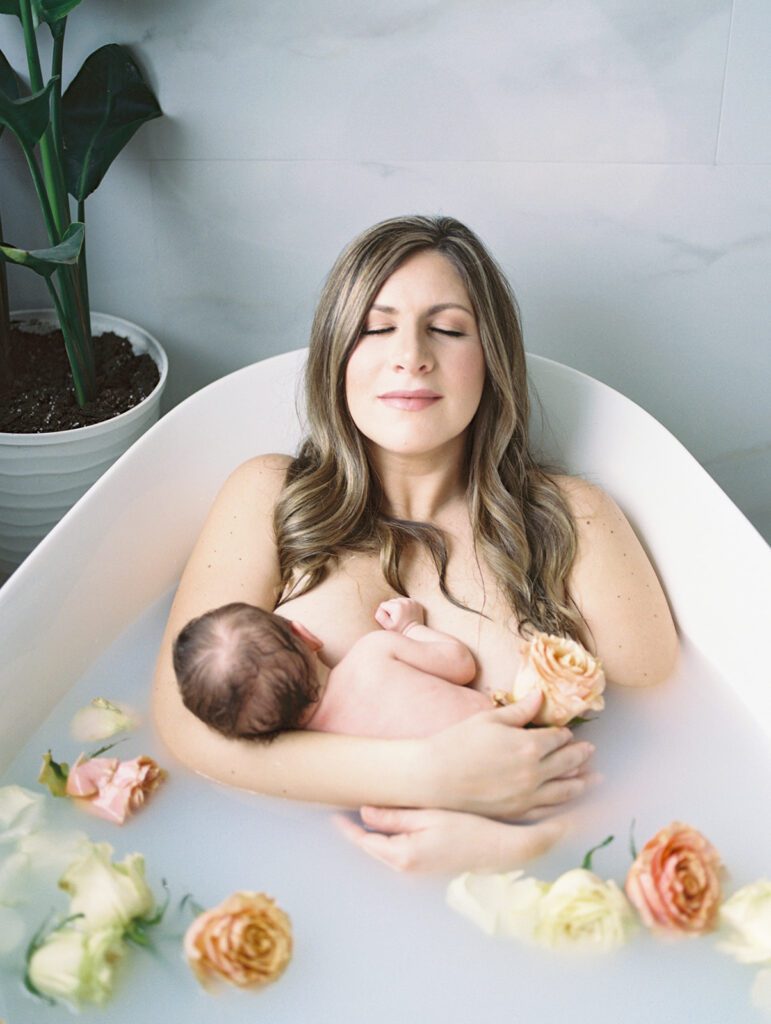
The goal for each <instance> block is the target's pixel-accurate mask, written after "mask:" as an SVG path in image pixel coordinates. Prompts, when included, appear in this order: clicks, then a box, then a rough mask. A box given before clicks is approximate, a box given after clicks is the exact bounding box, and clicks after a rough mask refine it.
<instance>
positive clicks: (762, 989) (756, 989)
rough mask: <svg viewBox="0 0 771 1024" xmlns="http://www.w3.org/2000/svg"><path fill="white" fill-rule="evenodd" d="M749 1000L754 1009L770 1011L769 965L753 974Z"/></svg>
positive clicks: (770, 969)
mask: <svg viewBox="0 0 771 1024" xmlns="http://www.w3.org/2000/svg"><path fill="white" fill-rule="evenodd" d="M750 1000H751V1002H752V1005H753V1006H754V1007H755V1009H756V1010H762V1011H763V1013H771V967H766V968H764V970H762V971H758V973H757V974H756V975H755V981H754V982H753V984H752V989H751V991H750Z"/></svg>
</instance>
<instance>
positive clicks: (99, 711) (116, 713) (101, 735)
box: [70, 697, 139, 743]
mask: <svg viewBox="0 0 771 1024" xmlns="http://www.w3.org/2000/svg"><path fill="white" fill-rule="evenodd" d="M138 721H139V720H138V718H137V715H136V714H135V712H134V711H132V709H131V708H129V707H127V706H126V705H125V704H113V703H112V701H109V700H107V699H106V698H105V697H94V699H93V700H92V701H91V703H90V704H89V705H87V706H86V707H84V708H80V710H79V711H76V712H75V714H74V715H73V716H72V721H71V723H70V732H71V734H72V736H73V738H74V739H76V740H80V742H81V743H85V742H89V743H90V742H91V741H93V740H106V739H108V738H109V737H110V736H115V734H116V733H119V732H125V731H126V730H128V729H134V728H135V727H136V726H137V725H138Z"/></svg>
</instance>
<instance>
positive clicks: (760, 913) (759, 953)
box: [717, 878, 771, 964]
mask: <svg viewBox="0 0 771 1024" xmlns="http://www.w3.org/2000/svg"><path fill="white" fill-rule="evenodd" d="M720 926H721V929H725V930H727V931H729V934H728V936H727V938H726V939H725V940H724V941H722V942H719V943H718V944H717V948H718V949H722V950H723V952H725V953H730V955H731V956H733V957H735V959H737V960H738V961H739V962H740V963H743V964H763V963H771V881H769V880H768V879H767V878H762V879H760V880H759V881H757V882H753V883H752V885H745V886H744V888H743V889H739V891H738V892H735V893H734V894H733V896H731V897H730V899H727V900H726V901H725V903H724V904H723V905H722V906H721V908H720Z"/></svg>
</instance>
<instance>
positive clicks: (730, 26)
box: [713, 0, 736, 166]
mask: <svg viewBox="0 0 771 1024" xmlns="http://www.w3.org/2000/svg"><path fill="white" fill-rule="evenodd" d="M735 13H736V0H731V18H730V20H729V22H728V40H727V42H726V48H725V63H724V64H723V88H722V89H721V90H720V111H719V113H718V118H717V136H716V138H715V158H714V160H713V163H714V164H715V165H716V166H717V162H718V154H719V152H720V135H721V133H722V130H723V108H724V106H725V84H726V79H727V78H728V59H729V57H730V55H731V40H732V38H733V30H734V14H735Z"/></svg>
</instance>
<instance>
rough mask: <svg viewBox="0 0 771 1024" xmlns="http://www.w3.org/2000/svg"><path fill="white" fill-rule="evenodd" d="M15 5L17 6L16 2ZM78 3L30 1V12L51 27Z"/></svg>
mask: <svg viewBox="0 0 771 1024" xmlns="http://www.w3.org/2000/svg"><path fill="white" fill-rule="evenodd" d="M0 2H2V0H0ZM15 3H16V6H18V0H15ZM79 3H80V0H32V11H33V13H34V15H35V17H36V18H37V20H38V21H39V22H41V21H45V22H46V23H47V24H48V25H53V23H54V22H55V21H61V19H62V18H66V17H67V15H68V14H69V13H70V11H71V10H73V9H74V8H75V7H77V6H78V4H79Z"/></svg>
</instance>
